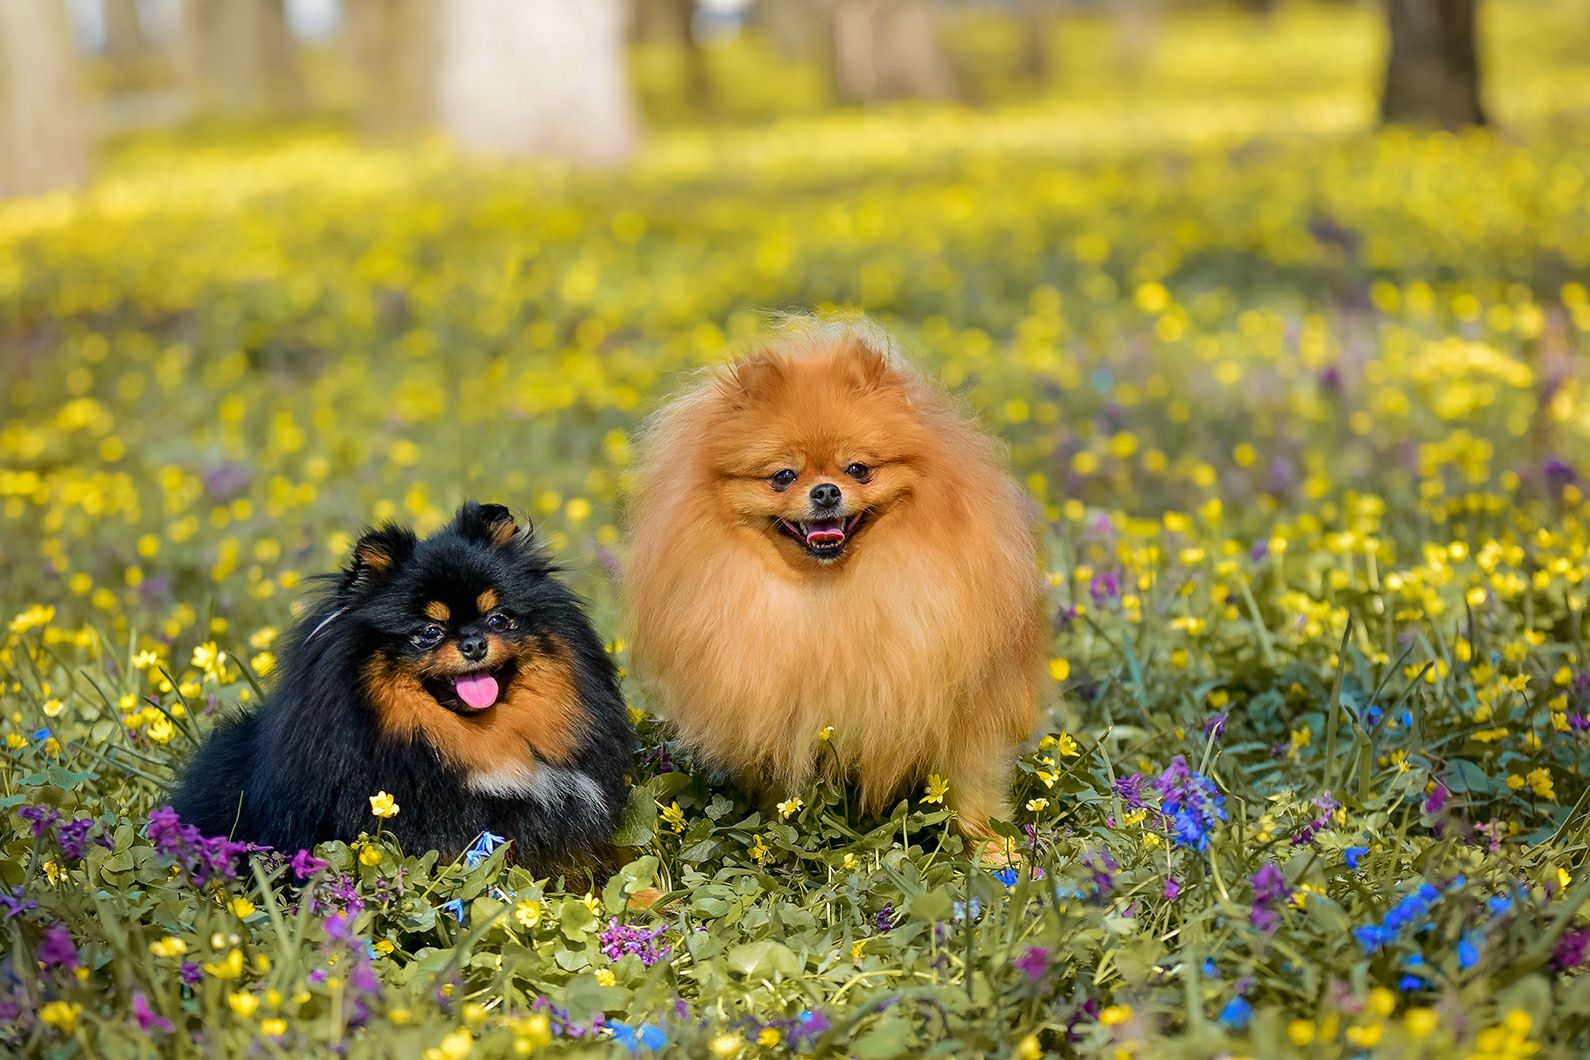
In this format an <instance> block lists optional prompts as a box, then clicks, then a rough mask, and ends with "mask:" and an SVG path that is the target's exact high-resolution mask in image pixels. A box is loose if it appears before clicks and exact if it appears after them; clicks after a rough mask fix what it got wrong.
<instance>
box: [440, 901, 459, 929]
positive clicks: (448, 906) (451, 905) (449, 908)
mask: <svg viewBox="0 0 1590 1060" xmlns="http://www.w3.org/2000/svg"><path fill="white" fill-rule="evenodd" d="M442 911H443V912H445V913H452V914H453V919H454V920H457V921H458V922H459V923H460V924H462V923H463V922H464V900H463V899H462V898H454V899H453V900H452V901H451V902H443V903H442Z"/></svg>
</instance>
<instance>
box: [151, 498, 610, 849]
mask: <svg viewBox="0 0 1590 1060" xmlns="http://www.w3.org/2000/svg"><path fill="white" fill-rule="evenodd" d="M553 573H554V568H553V566H552V565H551V563H550V562H549V561H548V559H547V557H546V555H545V554H544V553H543V552H542V551H541V549H540V548H539V547H538V545H537V544H536V543H535V542H534V540H533V539H532V537H531V533H530V531H529V529H528V528H526V529H522V530H521V529H520V528H519V527H518V526H517V525H516V524H515V522H514V519H513V516H512V514H511V513H510V512H509V511H508V509H506V508H504V507H502V506H500V505H496V504H477V503H473V502H471V503H468V504H465V505H464V506H463V508H461V509H460V510H459V512H458V515H457V517H456V518H454V520H453V521H452V523H450V524H449V525H448V526H447V527H445V528H444V529H442V530H441V531H439V532H438V533H436V534H434V535H432V536H430V537H428V538H426V539H424V540H423V541H422V540H419V539H418V538H416V537H415V535H414V533H413V532H412V531H410V530H408V529H406V528H402V527H397V526H392V525H387V526H385V527H382V528H381V529H378V530H373V531H371V532H369V533H366V534H365V535H364V536H363V537H362V538H361V539H360V540H359V542H358V544H357V545H355V546H354V550H353V557H352V560H351V562H350V563H349V565H348V567H347V568H346V569H345V570H343V571H342V572H340V573H339V574H334V575H329V576H328V577H329V578H331V579H333V580H334V585H333V587H332V588H331V589H330V590H329V591H328V592H327V593H326V594H325V596H324V597H323V598H322V599H321V600H319V601H318V603H317V604H316V606H314V607H312V608H310V609H309V610H308V611H307V612H306V614H305V616H304V617H303V619H302V620H301V621H300V622H299V623H298V624H297V626H296V627H295V628H294V629H293V631H292V632H291V633H290V634H289V638H288V642H287V646H286V648H285V650H284V652H283V663H282V674H281V679H280V682H279V683H278V684H277V686H276V688H275V689H274V691H272V692H271V693H270V694H269V695H268V696H267V697H266V699H265V702H264V703H263V705H262V706H261V707H260V708H259V709H258V710H257V711H254V712H253V713H250V714H248V715H245V716H243V717H242V718H240V719H237V720H234V721H231V722H228V723H225V724H223V725H222V727H221V728H219V729H218V730H217V731H216V732H215V733H214V734H213V735H211V736H210V738H209V740H208V741H207V742H206V743H205V744H204V746H203V747H202V748H201V749H200V750H199V752H198V754H197V755H196V756H195V757H194V759H193V761H192V762H191V763H190V764H189V765H188V767H187V769H186V771H185V772H184V774H183V776H182V777H181V779H180V781H179V782H178V784H177V787H176V791H175V793H174V797H173V805H174V807H175V809H176V811H177V813H178V815H179V816H180V817H182V819H183V820H184V821H186V822H187V823H189V824H193V825H196V826H198V827H199V828H200V829H201V830H202V831H204V832H205V834H207V835H230V836H232V837H233V838H236V839H242V840H247V841H250V842H255V843H262V844H265V845H268V846H272V847H275V848H276V849H278V850H286V851H293V850H297V849H300V848H311V847H313V846H314V845H315V844H316V843H318V842H321V841H322V840H329V839H342V840H351V839H354V838H355V837H357V836H358V835H359V833H360V832H365V831H371V832H373V831H374V830H375V825H376V820H375V818H374V817H373V816H372V815H371V802H370V797H371V796H372V795H374V794H376V793H377V792H382V791H384V792H388V793H390V794H391V795H393V796H394V797H395V799H396V801H397V803H398V806H399V807H400V811H399V813H398V814H397V816H395V817H392V818H390V819H389V820H387V821H385V822H384V829H385V830H386V831H388V832H390V833H392V834H394V835H395V836H396V837H397V839H398V841H399V842H400V843H402V844H403V847H404V849H405V850H407V851H409V852H411V853H418V852H420V851H424V850H438V851H441V852H442V853H443V854H444V855H447V856H453V855H456V854H457V853H459V852H460V851H463V850H464V849H465V848H466V847H468V846H469V845H470V844H471V843H472V842H473V841H474V840H475V838H476V837H477V836H478V835H480V833H482V832H487V831H490V832H493V833H496V834H498V835H500V836H504V837H506V838H507V839H509V840H511V841H512V843H513V848H512V849H511V850H510V857H511V858H512V859H513V860H514V861H515V862H516V863H517V864H520V865H524V866H526V867H527V868H530V869H531V870H532V871H535V872H537V873H538V874H540V873H548V874H550V873H553V872H559V871H572V870H575V869H578V868H581V867H586V866H590V865H592V864H594V863H599V862H601V861H603V860H604V859H605V855H606V853H607V845H608V840H609V838H610V836H611V834H612V831H613V827H614V824H615V823H616V821H617V819H618V816H619V814H620V813H621V812H622V810H623V807H624V803H625V797H626V785H625V773H626V771H627V769H628V767H629V764H630V758H631V754H632V751H633V736H632V733H631V730H630V725H629V715H628V711H627V708H626V707H625V705H624V701H623V698H622V696H621V695H620V693H619V689H618V676H617V673H616V671H615V669H614V667H613V664H612V662H611V661H610V660H609V659H608V657H607V653H606V652H605V651H604V650H603V648H602V643H601V641H600V640H599V639H598V638H597V636H596V633H595V631H594V630H593V629H592V628H591V624H590V621H589V620H588V619H587V618H586V616H585V614H584V612H583V611H582V610H581V606H580V601H579V598H578V597H576V596H575V594H574V593H573V592H571V591H570V590H569V589H568V588H566V587H565V586H564V585H563V584H562V583H561V582H559V581H558V580H557V578H555V577H554V576H553Z"/></svg>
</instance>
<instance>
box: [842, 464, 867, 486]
mask: <svg viewBox="0 0 1590 1060" xmlns="http://www.w3.org/2000/svg"><path fill="white" fill-rule="evenodd" d="M845 474H847V475H849V476H850V477H851V478H853V479H855V480H856V481H857V482H865V481H867V479H869V478H871V477H872V468H870V467H868V466H867V465H866V464H851V465H850V466H849V467H847V468H845Z"/></svg>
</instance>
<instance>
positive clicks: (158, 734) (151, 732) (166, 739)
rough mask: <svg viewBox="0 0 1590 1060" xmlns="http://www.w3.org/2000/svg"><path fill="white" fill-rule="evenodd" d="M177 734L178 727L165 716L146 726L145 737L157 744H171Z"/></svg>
mask: <svg viewBox="0 0 1590 1060" xmlns="http://www.w3.org/2000/svg"><path fill="white" fill-rule="evenodd" d="M176 734H177V727H176V726H175V725H173V724H171V719H170V718H168V717H166V716H165V715H164V714H162V715H160V716H159V717H157V718H155V719H154V720H153V721H151V722H150V723H149V724H148V725H145V726H144V735H145V736H147V737H149V738H150V739H151V740H153V741H154V742H155V743H170V742H171V738H172V737H173V736H175V735H176Z"/></svg>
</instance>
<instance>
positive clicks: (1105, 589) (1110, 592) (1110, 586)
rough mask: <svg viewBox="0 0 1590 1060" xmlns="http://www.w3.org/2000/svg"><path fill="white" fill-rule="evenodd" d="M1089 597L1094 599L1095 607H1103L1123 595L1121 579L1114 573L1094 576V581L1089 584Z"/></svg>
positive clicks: (1109, 572)
mask: <svg viewBox="0 0 1590 1060" xmlns="http://www.w3.org/2000/svg"><path fill="white" fill-rule="evenodd" d="M1088 595H1089V596H1091V597H1092V598H1093V603H1094V605H1095V606H1097V607H1102V606H1103V605H1104V604H1105V603H1106V602H1108V601H1110V600H1114V599H1116V598H1117V597H1119V596H1120V595H1121V579H1120V578H1119V577H1118V576H1117V575H1116V574H1115V572H1114V571H1105V572H1104V573H1103V574H1097V575H1094V577H1093V580H1092V581H1091V582H1089V583H1088Z"/></svg>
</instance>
